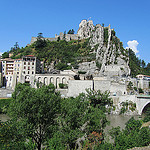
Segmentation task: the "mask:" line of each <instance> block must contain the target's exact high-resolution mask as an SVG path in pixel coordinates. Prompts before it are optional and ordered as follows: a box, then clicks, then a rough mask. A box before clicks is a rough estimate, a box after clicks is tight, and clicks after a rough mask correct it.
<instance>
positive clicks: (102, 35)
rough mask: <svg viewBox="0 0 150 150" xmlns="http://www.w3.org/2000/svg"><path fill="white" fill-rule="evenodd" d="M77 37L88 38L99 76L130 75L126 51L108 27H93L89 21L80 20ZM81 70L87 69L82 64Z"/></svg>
mask: <svg viewBox="0 0 150 150" xmlns="http://www.w3.org/2000/svg"><path fill="white" fill-rule="evenodd" d="M78 35H79V36H80V38H81V39H87V38H89V44H90V46H91V49H92V53H95V54H96V66H97V67H98V69H99V73H98V74H99V75H100V76H110V77H111V76H128V75H129V74H130V69H129V66H128V63H129V57H128V51H127V50H125V49H124V48H123V44H122V42H120V40H119V39H118V38H117V37H116V36H115V31H114V30H113V29H111V28H110V26H108V27H103V26H101V25H100V24H97V25H96V26H94V25H93V22H92V21H91V20H90V21H86V20H82V22H81V23H80V25H79V30H78ZM80 66H82V65H81V64H80ZM93 67H94V65H93ZM83 68H87V67H86V66H84V64H83V66H82V69H83ZM96 69H97V68H95V70H96ZM86 70H87V69H85V71H86ZM92 73H93V72H92Z"/></svg>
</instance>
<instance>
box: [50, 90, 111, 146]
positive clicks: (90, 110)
mask: <svg viewBox="0 0 150 150" xmlns="http://www.w3.org/2000/svg"><path fill="white" fill-rule="evenodd" d="M87 91H88V93H87V94H84V93H82V94H80V95H79V96H78V97H76V98H66V99H64V100H62V102H61V114H60V116H59V122H60V131H59V134H58V133H56V134H57V137H58V138H59V137H62V139H61V142H62V143H64V145H66V146H67V147H68V148H70V149H75V148H77V145H76V144H77V143H78V142H77V141H78V139H79V138H81V137H83V136H85V135H87V136H88V135H89V136H88V137H90V136H91V134H93V133H96V135H97V134H98V136H99V135H100V138H98V139H99V140H100V141H99V142H102V141H103V140H104V136H103V129H104V128H105V126H106V124H107V122H108V121H107V119H106V115H105V112H106V109H104V107H105V106H106V105H107V106H109V104H110V103H111V99H109V98H108V95H107V96H105V94H102V93H101V92H100V91H97V92H96V91H94V92H92V90H91V89H88V90H87ZM93 97H94V98H93ZM92 98H93V99H92ZM94 100H95V101H96V102H95V103H94ZM101 108H102V109H101ZM60 134H61V135H60ZM94 135H95V134H94ZM90 141H91V140H90ZM61 142H60V143H61ZM51 144H52V143H51ZM78 144H79V143H78ZM54 145H56V144H54Z"/></svg>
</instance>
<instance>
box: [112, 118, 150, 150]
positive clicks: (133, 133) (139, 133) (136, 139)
mask: <svg viewBox="0 0 150 150" xmlns="http://www.w3.org/2000/svg"><path fill="white" fill-rule="evenodd" d="M141 126H142V123H141V121H139V120H135V119H134V118H133V117H132V118H130V119H129V121H128V122H127V123H126V127H125V129H124V130H122V131H120V128H119V127H116V128H112V129H111V130H110V135H111V137H112V138H114V146H115V150H119V149H122V150H126V149H130V148H133V147H142V146H147V145H149V144H150V129H149V128H146V127H143V128H141Z"/></svg>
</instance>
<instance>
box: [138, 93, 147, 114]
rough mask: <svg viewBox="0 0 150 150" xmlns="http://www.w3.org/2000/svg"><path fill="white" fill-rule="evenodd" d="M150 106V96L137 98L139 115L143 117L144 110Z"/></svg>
mask: <svg viewBox="0 0 150 150" xmlns="http://www.w3.org/2000/svg"><path fill="white" fill-rule="evenodd" d="M148 104H150V96H147V95H138V96H136V107H137V111H138V114H139V115H141V114H142V112H143V110H144V108H145V107H146V106H147V105H148Z"/></svg>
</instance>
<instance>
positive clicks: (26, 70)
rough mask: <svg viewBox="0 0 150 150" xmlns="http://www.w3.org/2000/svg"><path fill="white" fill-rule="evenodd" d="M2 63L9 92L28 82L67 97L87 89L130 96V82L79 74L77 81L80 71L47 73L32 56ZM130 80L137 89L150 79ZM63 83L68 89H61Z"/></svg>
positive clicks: (2, 77)
mask: <svg viewBox="0 0 150 150" xmlns="http://www.w3.org/2000/svg"><path fill="white" fill-rule="evenodd" d="M0 64H1V73H0V85H1V87H3V88H4V87H5V88H7V89H12V90H14V88H15V86H16V84H17V83H18V82H20V83H29V84H30V85H31V86H32V87H34V88H36V87H37V83H39V84H40V83H41V84H45V85H49V84H50V83H53V84H54V85H55V87H56V89H59V90H62V93H64V95H65V96H77V95H78V94H79V93H81V92H85V89H86V88H92V89H95V90H99V89H100V90H102V91H104V90H108V91H110V93H112V95H113V94H114V93H118V95H126V94H127V84H128V83H129V79H128V80H127V79H123V78H121V79H120V80H119V81H116V82H115V81H114V79H108V78H104V77H93V78H91V79H85V77H83V76H84V75H80V80H79V79H76V78H75V77H76V76H78V74H77V72H75V71H72V70H64V71H60V72H58V73H53V74H52V73H44V67H43V63H42V62H40V61H39V60H38V59H37V58H36V57H35V56H33V55H27V56H23V57H22V58H21V59H11V58H5V59H1V63H0ZM130 80H131V81H132V83H133V86H135V87H137V88H142V89H148V88H149V81H150V76H147V75H142V74H140V75H137V78H136V79H133V78H131V79H130ZM60 84H64V85H67V86H65V88H64V89H62V87H61V86H60ZM118 87H119V88H118Z"/></svg>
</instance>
